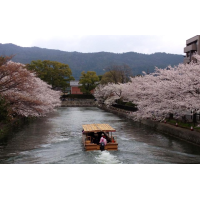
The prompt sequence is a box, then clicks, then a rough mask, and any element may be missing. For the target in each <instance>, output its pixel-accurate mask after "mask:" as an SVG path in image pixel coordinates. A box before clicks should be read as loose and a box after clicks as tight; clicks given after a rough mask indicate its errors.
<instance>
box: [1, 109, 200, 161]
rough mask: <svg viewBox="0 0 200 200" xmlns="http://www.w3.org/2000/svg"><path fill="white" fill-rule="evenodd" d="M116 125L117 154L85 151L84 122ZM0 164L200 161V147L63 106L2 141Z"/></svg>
mask: <svg viewBox="0 0 200 200" xmlns="http://www.w3.org/2000/svg"><path fill="white" fill-rule="evenodd" d="M90 123H108V124H110V125H111V126H113V127H114V128H115V129H116V130H117V132H116V133H115V135H116V137H117V141H118V143H119V147H118V151H109V152H108V151H103V152H101V151H92V152H85V151H84V149H83V145H82V143H81V130H82V124H90ZM0 163H67V164H82V163H87V164H95V163H96V164H106V163H109V164H126V163H200V147H196V146H194V145H191V144H188V143H186V142H183V141H179V140H178V139H175V138H171V137H170V136H166V135H163V134H159V133H156V132H155V131H153V130H151V129H148V128H147V127H145V126H142V125H139V124H138V123H134V122H133V121H129V120H126V119H124V118H120V117H118V116H116V115H114V114H112V113H108V112H106V111H103V110H100V109H98V108H88V107H87V108H86V107H85V108H83V107H82V108H81V107H73V108H59V109H58V110H57V111H56V112H54V113H51V114H50V115H49V116H47V117H44V118H41V119H37V120H35V121H34V122H32V123H30V124H27V125H25V126H23V127H22V128H21V130H18V131H17V132H14V133H11V134H10V137H9V138H8V140H7V141H6V142H5V143H0Z"/></svg>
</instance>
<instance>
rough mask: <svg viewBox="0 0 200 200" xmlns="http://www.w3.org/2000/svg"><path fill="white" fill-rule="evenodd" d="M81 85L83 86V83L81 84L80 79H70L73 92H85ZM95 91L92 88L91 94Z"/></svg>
mask: <svg viewBox="0 0 200 200" xmlns="http://www.w3.org/2000/svg"><path fill="white" fill-rule="evenodd" d="M79 86H81V84H79V81H70V87H71V94H83V93H82V92H81V89H80V88H79ZM93 93H94V90H91V94H93Z"/></svg>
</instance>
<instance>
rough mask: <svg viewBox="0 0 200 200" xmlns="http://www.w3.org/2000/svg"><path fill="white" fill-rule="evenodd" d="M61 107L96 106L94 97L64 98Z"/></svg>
mask: <svg viewBox="0 0 200 200" xmlns="http://www.w3.org/2000/svg"><path fill="white" fill-rule="evenodd" d="M61 107H96V104H95V101H94V99H66V100H65V101H62V104H61Z"/></svg>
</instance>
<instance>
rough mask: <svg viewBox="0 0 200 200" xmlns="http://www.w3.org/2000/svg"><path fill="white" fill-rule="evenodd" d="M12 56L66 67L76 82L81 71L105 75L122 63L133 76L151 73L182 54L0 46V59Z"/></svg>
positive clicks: (178, 59) (172, 61) (22, 60)
mask: <svg viewBox="0 0 200 200" xmlns="http://www.w3.org/2000/svg"><path fill="white" fill-rule="evenodd" d="M13 54H14V55H15V57H14V58H13V59H12V60H13V61H14V62H20V63H23V64H28V63H30V62H31V61H33V60H51V61H58V62H61V63H65V64H67V65H69V67H70V69H71V70H72V75H73V77H74V78H75V79H76V80H78V79H79V77H80V76H81V72H82V71H85V72H87V71H95V72H96V73H97V74H98V75H102V74H104V73H105V68H106V67H108V66H109V65H113V64H116V65H121V64H126V65H128V66H130V68H131V69H132V72H133V75H139V74H142V71H145V72H147V73H151V72H153V71H154V69H155V66H156V67H158V68H166V67H167V66H168V65H172V66H174V65H178V64H179V63H182V62H183V55H177V54H167V53H154V54H150V55H149V54H141V53H136V52H128V53H120V54H119V53H108V52H99V53H79V52H66V51H60V50H50V49H44V48H38V47H19V46H16V45H14V44H0V56H9V55H13Z"/></svg>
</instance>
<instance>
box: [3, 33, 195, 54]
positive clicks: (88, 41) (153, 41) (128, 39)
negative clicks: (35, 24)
mask: <svg viewBox="0 0 200 200" xmlns="http://www.w3.org/2000/svg"><path fill="white" fill-rule="evenodd" d="M193 36H195V35H0V43H3V44H5V43H13V44H16V45H18V46H22V47H33V46H37V47H41V48H47V49H58V50H62V51H69V52H72V51H77V52H83V53H93V52H101V51H105V52H112V53H125V52H133V51H134V52H138V53H145V54H151V53H155V52H166V53H172V54H181V55H183V54H184V52H183V49H184V47H185V46H186V40H187V39H189V38H191V37H193Z"/></svg>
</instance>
